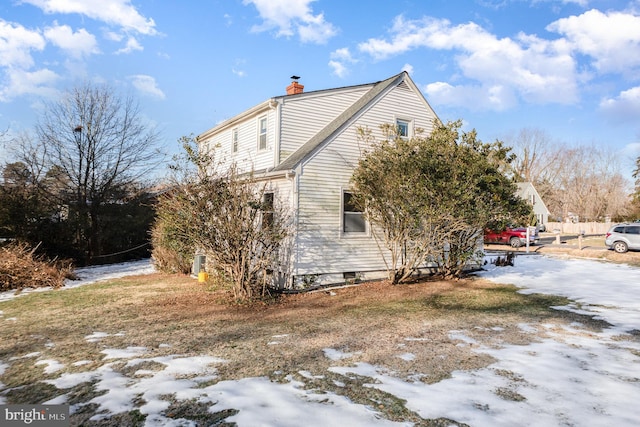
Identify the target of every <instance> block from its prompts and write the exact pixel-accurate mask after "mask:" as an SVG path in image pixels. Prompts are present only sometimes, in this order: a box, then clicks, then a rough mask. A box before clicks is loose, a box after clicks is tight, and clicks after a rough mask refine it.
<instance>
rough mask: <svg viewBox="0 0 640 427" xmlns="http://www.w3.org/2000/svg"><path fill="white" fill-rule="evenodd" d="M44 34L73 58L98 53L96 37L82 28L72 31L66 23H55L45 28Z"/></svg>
mask: <svg viewBox="0 0 640 427" xmlns="http://www.w3.org/2000/svg"><path fill="white" fill-rule="evenodd" d="M44 36H45V37H46V38H47V40H49V41H51V43H53V44H54V45H56V46H58V47H59V48H60V49H62V50H64V51H66V52H67V53H68V54H69V55H70V56H72V57H74V58H81V57H83V56H86V55H90V54H93V53H99V50H98V45H97V42H96V38H95V37H94V36H93V34H90V33H89V32H87V31H86V30H85V29H84V28H81V29H79V30H78V31H76V32H75V33H74V32H73V30H72V29H71V27H69V26H68V25H57V24H55V25H54V26H53V27H47V28H45V30H44Z"/></svg>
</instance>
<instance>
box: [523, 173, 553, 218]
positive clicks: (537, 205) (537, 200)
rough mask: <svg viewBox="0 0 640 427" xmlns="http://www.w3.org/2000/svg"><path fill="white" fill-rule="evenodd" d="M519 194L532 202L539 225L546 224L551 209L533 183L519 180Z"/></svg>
mask: <svg viewBox="0 0 640 427" xmlns="http://www.w3.org/2000/svg"><path fill="white" fill-rule="evenodd" d="M518 196H520V197H521V198H523V199H524V200H526V201H528V202H529V203H531V205H532V206H533V212H534V213H535V215H536V220H537V221H538V224H539V225H541V224H546V223H547V222H548V221H549V213H550V212H549V209H547V205H545V204H544V201H543V200H542V197H540V194H538V191H537V190H536V188H535V187H534V186H533V183H531V182H519V183H518Z"/></svg>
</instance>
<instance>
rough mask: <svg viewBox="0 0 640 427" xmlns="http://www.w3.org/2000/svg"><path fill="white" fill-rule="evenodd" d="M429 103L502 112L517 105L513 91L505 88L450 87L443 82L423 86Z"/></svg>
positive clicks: (496, 86)
mask: <svg viewBox="0 0 640 427" xmlns="http://www.w3.org/2000/svg"><path fill="white" fill-rule="evenodd" d="M424 91H425V93H426V94H427V98H429V101H431V102H433V103H434V104H441V105H447V106H450V107H464V108H468V109H470V110H495V111H503V110H506V109H508V108H511V107H513V106H514V105H516V104H517V98H516V96H515V94H514V93H513V91H512V90H511V89H510V88H508V87H505V86H501V85H493V86H471V85H468V86H465V85H459V86H452V85H450V84H449V83H445V82H436V83H431V84H428V85H427V86H425V88H424Z"/></svg>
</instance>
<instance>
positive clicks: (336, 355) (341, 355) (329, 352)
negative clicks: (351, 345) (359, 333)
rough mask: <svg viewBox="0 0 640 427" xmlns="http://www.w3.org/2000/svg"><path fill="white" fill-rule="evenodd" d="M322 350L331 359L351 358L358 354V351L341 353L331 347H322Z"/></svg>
mask: <svg viewBox="0 0 640 427" xmlns="http://www.w3.org/2000/svg"><path fill="white" fill-rule="evenodd" d="M322 351H323V352H324V355H325V357H327V358H329V359H331V360H340V359H350V358H352V357H353V356H354V355H356V354H359V352H356V353H343V352H341V351H339V350H336V349H333V348H323V349H322Z"/></svg>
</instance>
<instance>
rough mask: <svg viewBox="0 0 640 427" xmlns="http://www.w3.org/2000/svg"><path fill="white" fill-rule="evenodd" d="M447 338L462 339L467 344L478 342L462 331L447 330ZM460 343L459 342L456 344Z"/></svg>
mask: <svg viewBox="0 0 640 427" xmlns="http://www.w3.org/2000/svg"><path fill="white" fill-rule="evenodd" d="M449 338H450V339H452V340H456V341H462V342H463V343H467V344H471V345H473V344H478V342H477V341H476V340H474V339H473V338H471V337H468V336H466V335H465V334H464V331H449ZM458 345H460V344H458Z"/></svg>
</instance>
